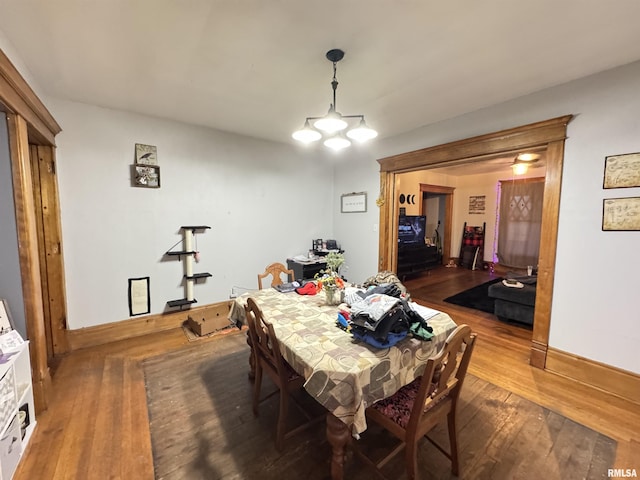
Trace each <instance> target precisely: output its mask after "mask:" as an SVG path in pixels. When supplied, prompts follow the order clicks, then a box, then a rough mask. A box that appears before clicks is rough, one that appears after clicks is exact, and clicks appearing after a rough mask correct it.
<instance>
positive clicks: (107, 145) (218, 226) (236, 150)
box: [49, 100, 333, 329]
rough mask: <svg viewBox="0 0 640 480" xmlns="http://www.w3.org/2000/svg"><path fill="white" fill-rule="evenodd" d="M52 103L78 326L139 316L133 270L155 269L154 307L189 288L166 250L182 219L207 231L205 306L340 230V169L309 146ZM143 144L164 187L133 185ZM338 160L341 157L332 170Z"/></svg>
mask: <svg viewBox="0 0 640 480" xmlns="http://www.w3.org/2000/svg"><path fill="white" fill-rule="evenodd" d="M49 106H50V109H51V111H52V113H53V115H54V116H55V118H56V119H57V121H58V122H59V123H60V125H61V126H62V129H63V132H62V133H61V134H60V135H59V136H58V137H57V144H58V149H57V161H58V170H57V171H58V184H59V189H60V204H61V212H62V237H63V239H64V246H63V247H64V261H65V274H66V282H67V285H66V287H67V303H68V322H69V327H70V328H72V329H76V328H81V327H87V326H91V325H98V324H103V323H108V322H115V321H120V320H124V319H126V318H128V317H129V311H128V303H127V287H128V281H127V280H128V278H134V277H144V276H149V277H151V278H150V289H151V313H159V312H162V311H163V310H164V309H165V304H166V302H167V301H168V300H175V299H180V298H184V297H185V292H184V288H183V285H182V275H183V267H182V264H181V263H180V262H179V261H178V260H177V259H176V258H175V257H173V259H170V260H167V259H166V258H164V257H163V254H164V253H165V252H166V251H167V250H169V249H170V248H171V247H172V246H173V245H174V244H175V243H176V242H178V241H179V240H181V238H182V237H181V234H180V231H179V227H180V226H181V225H209V226H211V227H212V228H211V230H208V231H207V232H206V233H204V234H201V235H198V236H197V242H198V249H199V250H200V252H201V260H200V263H199V264H196V266H195V268H194V271H195V272H210V273H212V274H213V278H209V279H207V280H206V281H204V282H202V281H201V282H200V283H198V284H197V285H196V286H195V289H194V293H195V298H196V299H197V300H198V303H199V304H207V303H212V302H217V301H221V300H224V299H228V298H229V294H230V293H231V289H232V287H233V286H242V287H249V288H256V287H257V278H256V275H257V274H258V273H259V272H262V271H263V270H264V267H265V266H266V265H268V264H269V263H271V262H274V261H281V262H283V263H284V262H285V260H286V258H287V257H288V256H293V255H296V254H299V253H303V252H307V251H308V250H309V248H311V240H312V239H313V238H332V237H333V231H332V218H333V212H332V211H331V207H332V205H333V203H332V201H331V198H332V196H333V186H332V169H331V164H327V163H326V162H325V161H323V160H322V159H320V158H319V157H318V155H314V154H313V153H311V152H309V151H300V150H297V149H295V148H294V147H291V146H288V145H280V144H274V143H269V142H264V141H259V140H253V139H250V138H245V137H240V136H236V135H231V134H227V133H222V132H218V131H214V130H210V129H206V128H199V127H194V126H189V125H185V124H181V123H177V122H172V121H166V120H161V119H156V118H150V117H145V116H141V115H135V114H132V113H125V112H121V111H114V110H108V109H104V108H100V107H97V106H90V105H84V104H78V103H72V102H66V101H61V100H52V101H51V102H50V104H49ZM136 143H144V144H149V145H155V146H157V149H158V163H159V165H160V175H161V188H159V189H147V188H136V187H131V186H130V166H131V164H133V162H134V146H135V144H136ZM327 165H329V166H328V167H327Z"/></svg>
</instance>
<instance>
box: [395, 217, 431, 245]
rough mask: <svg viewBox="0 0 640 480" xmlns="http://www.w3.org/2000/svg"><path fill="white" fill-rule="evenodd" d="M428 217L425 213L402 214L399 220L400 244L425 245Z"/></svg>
mask: <svg viewBox="0 0 640 480" xmlns="http://www.w3.org/2000/svg"><path fill="white" fill-rule="evenodd" d="M426 229H427V217H426V216H425V215H400V219H399V221H398V245H400V246H407V245H424V236H425V230H426Z"/></svg>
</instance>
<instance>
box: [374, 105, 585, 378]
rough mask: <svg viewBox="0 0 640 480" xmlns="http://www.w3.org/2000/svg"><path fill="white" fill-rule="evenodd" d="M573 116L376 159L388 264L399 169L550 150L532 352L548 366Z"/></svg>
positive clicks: (383, 255) (538, 363)
mask: <svg viewBox="0 0 640 480" xmlns="http://www.w3.org/2000/svg"><path fill="white" fill-rule="evenodd" d="M572 118H573V115H565V116H562V117H557V118H552V119H550V120H545V121H542V122H537V123H532V124H529V125H524V126H521V127H516V128H512V129H508V130H502V131H499V132H494V133H489V134H486V135H480V136H477V137H472V138H467V139H463V140H458V141H455V142H450V143H446V144H443V145H437V146H434V147H428V148H423V149H421V150H415V151H412V152H407V153H402V154H399V155H393V156H390V157H386V158H382V159H379V160H378V163H380V192H381V193H380V198H379V199H378V205H379V206H380V237H379V267H380V269H390V268H392V267H393V258H394V254H395V251H394V248H395V245H396V244H397V238H394V236H395V235H396V233H395V231H396V226H397V225H396V224H397V219H396V218H395V215H394V212H396V211H397V207H398V206H397V205H396V202H397V195H396V185H397V175H398V174H400V173H405V172H411V171H415V170H423V169H425V168H435V167H440V166H445V165H447V166H449V165H455V164H460V163H475V162H480V161H483V160H485V159H487V158H491V157H494V156H496V155H509V154H515V153H517V152H522V151H525V150H531V149H535V150H537V151H545V152H546V153H545V158H546V161H547V173H546V178H545V191H544V200H543V212H542V230H541V234H540V261H539V264H538V286H537V292H536V306H535V317H534V325H533V334H532V339H531V356H530V363H531V365H533V366H535V367H538V368H544V367H545V363H546V356H547V349H548V345H549V329H550V325H551V301H552V295H553V280H554V276H553V273H554V271H555V263H556V244H557V238H558V213H559V209H560V188H561V181H562V162H563V159H564V141H565V139H566V137H567V125H568V124H569V122H570V121H571V119H572Z"/></svg>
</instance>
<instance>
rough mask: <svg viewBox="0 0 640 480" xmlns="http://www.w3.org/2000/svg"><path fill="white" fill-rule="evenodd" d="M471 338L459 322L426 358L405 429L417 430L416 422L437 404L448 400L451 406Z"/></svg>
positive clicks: (473, 336) (468, 356)
mask: <svg viewBox="0 0 640 480" xmlns="http://www.w3.org/2000/svg"><path fill="white" fill-rule="evenodd" d="M475 341H476V334H475V333H473V332H472V331H471V327H469V326H468V325H460V326H458V327H457V328H456V329H455V330H454V331H453V332H451V334H450V335H449V337H448V338H447V340H446V342H445V344H444V347H442V350H440V352H438V354H437V355H435V356H433V357H431V358H430V359H429V360H428V361H427V365H426V367H425V370H424V373H423V374H422V380H421V381H420V388H419V389H418V394H417V396H416V399H415V403H414V404H413V410H412V412H411V417H410V419H409V423H408V425H407V429H411V428H416V429H418V430H420V428H419V424H420V422H422V421H423V420H424V417H426V416H427V415H429V412H430V411H431V410H432V409H434V408H435V407H436V406H437V405H438V404H441V403H443V402H450V403H451V404H452V405H451V407H450V408H451V409H455V406H456V403H457V401H458V396H459V395H460V389H461V388H462V383H463V382H464V378H465V376H466V374H467V368H468V366H469V361H470V360H471V353H472V352H473V347H474V345H475ZM426 428H427V429H428V428H429V427H426Z"/></svg>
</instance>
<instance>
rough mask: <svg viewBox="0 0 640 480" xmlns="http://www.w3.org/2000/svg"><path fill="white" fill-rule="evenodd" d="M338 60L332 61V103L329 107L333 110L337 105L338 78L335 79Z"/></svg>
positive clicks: (335, 109)
mask: <svg viewBox="0 0 640 480" xmlns="http://www.w3.org/2000/svg"><path fill="white" fill-rule="evenodd" d="M337 63H338V62H336V61H334V62H333V80H332V81H331V88H333V105H332V106H331V109H332V110H333V111H334V112H335V111H337V108H338V107H337V106H336V90H337V89H338V80H337V79H336V64H337Z"/></svg>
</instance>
